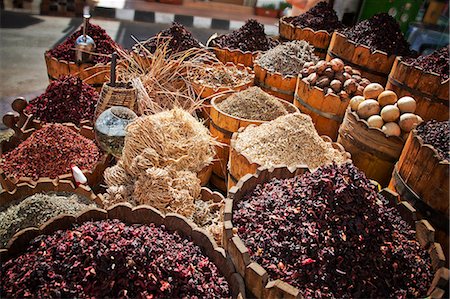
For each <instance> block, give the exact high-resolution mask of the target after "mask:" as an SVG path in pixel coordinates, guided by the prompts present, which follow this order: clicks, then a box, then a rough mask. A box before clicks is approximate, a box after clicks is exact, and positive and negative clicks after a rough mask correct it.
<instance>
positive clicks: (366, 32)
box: [342, 13, 411, 56]
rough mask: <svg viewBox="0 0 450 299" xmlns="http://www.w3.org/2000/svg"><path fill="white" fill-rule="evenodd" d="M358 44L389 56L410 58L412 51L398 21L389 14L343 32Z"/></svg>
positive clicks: (373, 18)
mask: <svg viewBox="0 0 450 299" xmlns="http://www.w3.org/2000/svg"><path fill="white" fill-rule="evenodd" d="M342 32H343V33H344V35H345V36H346V37H347V38H348V39H349V40H350V41H353V42H355V43H357V44H361V45H366V46H367V47H369V48H370V49H371V50H372V51H375V50H380V51H384V52H386V53H387V54H388V55H398V56H409V55H411V51H410V49H409V44H408V42H407V41H406V40H405V37H404V36H403V33H402V31H401V30H400V26H399V25H398V23H397V21H396V20H395V19H394V18H393V17H391V16H390V15H388V14H387V13H380V14H376V15H374V16H373V17H371V18H370V19H367V20H364V21H362V22H359V23H358V24H356V25H355V26H354V27H351V28H348V29H345V30H343V31H342Z"/></svg>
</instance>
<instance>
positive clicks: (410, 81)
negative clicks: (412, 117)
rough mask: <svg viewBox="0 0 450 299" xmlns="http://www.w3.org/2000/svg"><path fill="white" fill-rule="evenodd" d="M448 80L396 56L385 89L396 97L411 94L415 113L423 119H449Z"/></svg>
mask: <svg viewBox="0 0 450 299" xmlns="http://www.w3.org/2000/svg"><path fill="white" fill-rule="evenodd" d="M449 81H450V79H447V80H445V81H442V77H441V76H440V75H438V74H435V73H430V72H426V71H424V70H423V69H421V68H419V67H417V66H412V65H410V64H408V63H406V62H404V61H402V59H401V57H397V59H396V60H395V62H394V65H393V66H392V70H391V73H390V74H389V78H388V82H387V84H386V89H389V90H392V91H394V92H395V93H396V94H397V95H398V97H399V98H400V97H403V96H412V97H413V98H414V99H415V100H416V103H417V108H416V111H415V114H417V115H419V116H420V117H422V118H423V119H424V120H425V121H427V120H431V119H435V120H438V121H443V120H448V119H449V112H448V110H449V103H448V101H449Z"/></svg>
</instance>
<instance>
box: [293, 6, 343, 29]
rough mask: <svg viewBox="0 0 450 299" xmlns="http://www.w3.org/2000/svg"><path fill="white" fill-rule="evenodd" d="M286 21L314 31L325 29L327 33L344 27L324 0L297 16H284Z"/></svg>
mask: <svg viewBox="0 0 450 299" xmlns="http://www.w3.org/2000/svg"><path fill="white" fill-rule="evenodd" d="M286 22H288V23H291V24H292V25H294V26H297V27H301V28H311V29H313V30H314V31H319V30H325V31H327V32H328V33H333V32H334V31H335V30H336V29H341V28H342V27H344V25H342V23H341V22H340V21H339V19H338V17H337V15H336V12H335V11H334V9H333V8H332V7H331V6H330V5H329V4H328V3H327V2H325V1H323V2H319V3H317V4H316V6H314V7H313V8H311V9H310V10H308V11H307V12H305V13H303V14H301V15H299V16H296V17H289V18H286Z"/></svg>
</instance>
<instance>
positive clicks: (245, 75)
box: [190, 64, 255, 88]
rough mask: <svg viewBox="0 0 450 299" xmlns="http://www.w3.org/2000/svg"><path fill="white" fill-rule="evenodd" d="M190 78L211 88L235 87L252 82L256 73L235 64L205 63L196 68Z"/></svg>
mask: <svg viewBox="0 0 450 299" xmlns="http://www.w3.org/2000/svg"><path fill="white" fill-rule="evenodd" d="M190 78H191V79H192V80H193V81H194V82H195V83H197V84H200V85H202V86H207V87H211V88H224V87H228V88H235V87H237V86H242V85H246V84H249V83H251V82H252V81H253V80H254V78H255V75H254V74H253V73H251V72H250V71H249V69H247V68H238V67H237V66H236V65H234V64H227V65H225V64H214V65H209V64H205V65H204V66H203V67H199V68H196V69H195V70H194V72H192V73H191V74H190Z"/></svg>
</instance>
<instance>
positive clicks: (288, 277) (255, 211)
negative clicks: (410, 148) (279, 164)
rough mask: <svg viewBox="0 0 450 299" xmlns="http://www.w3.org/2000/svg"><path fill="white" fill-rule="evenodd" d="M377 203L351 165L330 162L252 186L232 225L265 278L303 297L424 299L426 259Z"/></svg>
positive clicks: (408, 232)
mask: <svg viewBox="0 0 450 299" xmlns="http://www.w3.org/2000/svg"><path fill="white" fill-rule="evenodd" d="M378 199H379V197H378V195H377V192H376V189H375V187H374V186H373V185H371V184H370V182H369V181H368V180H367V178H366V177H365V175H364V174H363V173H362V172H361V171H359V170H358V169H357V168H356V167H355V166H353V165H352V164H351V163H347V164H342V165H341V166H338V165H336V164H333V165H330V166H325V167H322V168H319V169H318V170H317V171H315V172H313V173H309V174H305V175H304V176H302V177H295V178H292V179H285V180H278V179H274V180H271V181H269V182H267V183H265V184H263V185H258V186H257V187H256V188H255V189H254V190H253V191H252V192H250V193H249V194H247V196H246V197H245V198H244V199H243V200H242V201H240V202H237V203H235V211H234V215H233V223H234V225H235V226H236V227H237V228H238V235H239V236H240V237H241V238H242V239H243V240H244V243H245V244H246V246H247V247H248V248H249V250H250V254H251V257H252V259H253V260H254V261H256V262H258V263H259V264H260V265H262V266H263V267H264V268H265V269H266V270H267V271H268V273H269V276H270V278H271V279H273V280H275V279H278V278H279V279H282V280H283V281H285V282H288V283H290V284H292V285H293V286H295V287H297V288H299V290H300V291H301V293H302V295H303V296H304V297H307V298H310V297H316V298H394V297H395V298H406V297H408V298H411V297H424V296H425V295H426V292H427V288H428V287H429V285H430V284H431V281H432V278H433V277H432V274H431V272H430V270H431V261H430V259H429V257H428V255H427V253H426V252H425V251H424V250H421V249H420V248H419V244H418V243H417V242H416V241H414V240H415V233H414V231H413V230H412V229H411V227H409V226H408V224H407V223H406V222H404V221H403V220H402V219H401V217H400V215H399V214H398V212H397V211H396V210H395V208H390V207H388V206H387V205H386V203H382V202H381V201H379V200H378ZM381 199H382V198H381Z"/></svg>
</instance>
